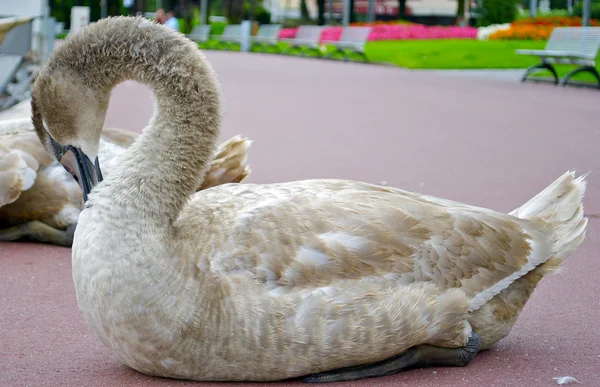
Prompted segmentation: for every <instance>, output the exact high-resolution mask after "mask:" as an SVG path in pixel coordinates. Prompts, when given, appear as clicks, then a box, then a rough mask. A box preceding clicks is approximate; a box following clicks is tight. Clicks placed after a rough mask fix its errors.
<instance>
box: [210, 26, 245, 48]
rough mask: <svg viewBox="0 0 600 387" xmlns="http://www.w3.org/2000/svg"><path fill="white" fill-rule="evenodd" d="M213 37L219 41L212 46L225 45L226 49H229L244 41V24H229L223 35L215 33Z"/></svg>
mask: <svg viewBox="0 0 600 387" xmlns="http://www.w3.org/2000/svg"><path fill="white" fill-rule="evenodd" d="M212 38H213V39H215V40H216V41H217V42H216V43H215V44H214V45H213V46H212V47H213V48H217V47H219V46H223V47H224V48H225V49H228V48H230V47H233V46H235V45H239V44H241V43H242V25H241V24H227V25H226V26H225V29H224V30H223V34H222V35H213V36H212Z"/></svg>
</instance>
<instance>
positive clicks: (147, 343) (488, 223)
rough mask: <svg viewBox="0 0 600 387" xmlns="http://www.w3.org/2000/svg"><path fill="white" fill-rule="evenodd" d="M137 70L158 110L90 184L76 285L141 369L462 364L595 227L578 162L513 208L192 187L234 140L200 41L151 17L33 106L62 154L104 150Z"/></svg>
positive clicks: (332, 187) (379, 190)
mask: <svg viewBox="0 0 600 387" xmlns="http://www.w3.org/2000/svg"><path fill="white" fill-rule="evenodd" d="M100 69H102V71H101V70H100ZM167 77H168V79H170V82H168V83H166V82H163V81H161V80H163V79H165V78H167ZM126 78H127V79H134V80H137V81H140V82H145V83H147V84H149V85H151V86H152V87H153V88H154V89H155V92H156V95H157V96H158V98H157V110H156V114H155V116H154V117H153V119H152V120H151V122H150V124H149V126H148V127H147V128H146V129H145V131H144V134H143V135H142V136H141V137H140V138H138V139H137V140H136V142H135V143H134V144H133V145H132V146H131V147H130V148H129V149H128V150H127V152H126V153H125V154H124V155H123V157H122V158H121V160H120V165H119V166H118V167H116V168H115V169H114V170H113V172H112V173H111V174H110V175H109V176H107V177H106V178H105V180H104V181H103V182H101V183H99V184H98V185H96V186H95V188H94V189H93V190H92V191H91V194H90V196H89V201H88V202H87V203H86V209H85V210H83V211H82V213H81V215H80V218H79V225H78V227H77V230H76V232H75V241H74V244H73V279H74V284H75V289H76V292H77V301H78V305H79V307H80V309H81V311H82V313H83V316H84V317H85V320H86V322H87V324H88V326H89V327H90V329H91V330H92V331H93V332H94V334H95V335H96V336H97V337H98V338H100V340H102V342H103V343H105V344H106V345H107V346H108V347H109V348H111V349H112V351H113V352H114V353H115V354H116V355H117V356H118V357H119V358H120V359H121V360H122V361H123V362H124V363H125V364H127V365H128V366H130V367H133V368H135V369H137V370H139V371H141V372H144V373H147V374H150V375H157V376H165V377H174V378H186V379H195V380H256V381H258V380H279V379H285V378H291V377H296V376H301V375H307V374H314V373H318V372H321V371H326V370H332V369H337V368H340V367H346V366H354V365H359V364H371V363H374V362H378V361H382V360H384V359H386V358H389V357H391V356H396V355H398V356H399V359H400V360H401V361H404V360H406V359H404V360H403V358H402V356H404V355H403V354H402V353H403V351H406V350H408V349H409V348H411V350H409V352H406V353H411V354H413V355H414V354H417V355H418V356H417V357H419V356H420V358H421V360H423V358H424V357H427V356H429V357H430V359H433V361H432V362H425V363H423V364H429V365H431V364H445V362H446V363H448V364H464V362H462V363H461V362H454V361H446V360H444V359H443V357H444V356H445V354H454V353H455V352H453V350H449V349H448V348H459V347H464V348H474V351H475V352H476V351H477V350H478V349H479V344H477V345H475V346H472V347H470V346H469V345H470V344H469V343H471V342H472V338H473V337H477V335H475V333H474V332H478V334H479V336H480V338H481V347H482V348H489V347H490V346H491V345H493V344H494V343H496V342H497V341H498V340H500V339H501V338H503V337H504V336H506V335H507V334H508V332H509V331H510V329H511V327H512V325H513V324H514V322H515V321H516V318H517V316H518V314H519V312H520V311H521V309H522V307H523V306H524V304H525V302H526V301H527V299H528V298H529V296H530V294H531V292H532V291H533V289H534V288H535V286H536V285H537V283H538V281H539V280H540V279H541V278H542V276H543V275H544V274H546V273H548V272H550V271H552V270H554V269H556V268H558V266H559V265H560V263H561V262H562V261H563V259H565V258H566V257H567V256H568V255H569V254H570V253H571V252H572V251H573V250H574V249H575V248H576V247H577V246H578V245H579V244H580V243H581V241H582V240H583V238H584V234H585V228H586V224H587V219H585V218H584V217H583V207H582V204H581V201H582V196H583V194H584V191H585V182H584V180H583V179H582V178H575V177H574V175H573V174H572V173H567V174H565V175H563V176H562V177H560V178H559V179H558V180H557V181H555V182H554V183H552V184H551V185H550V186H549V187H548V188H546V189H545V190H544V191H543V192H542V193H541V194H539V195H538V196H536V197H534V198H533V199H532V200H531V201H530V202H528V203H526V204H525V205H524V206H522V207H520V208H519V209H517V210H515V211H514V212H513V213H511V214H503V213H499V212H496V211H492V210H489V209H484V208H478V207H473V206H469V205H466V204H462V203H457V202H453V201H449V200H444V199H439V198H434V197H430V196H424V195H419V194H416V193H410V192H406V191H402V190H399V189H393V188H389V187H380V186H376V185H370V184H366V183H361V182H353V181H343V180H307V181H296V182H289V183H281V184H268V185H246V184H245V185H224V186H219V187H215V188H213V189H210V190H206V191H200V192H197V193H193V191H194V189H193V187H195V186H196V185H197V184H198V182H199V181H201V179H202V178H203V174H199V173H197V171H205V170H207V168H208V162H209V157H210V155H211V149H212V147H213V144H214V142H215V139H216V137H217V135H218V132H219V126H220V111H219V109H220V104H219V93H218V91H217V84H216V81H215V78H214V74H213V72H212V69H211V68H210V66H209V64H208V63H207V62H206V59H205V58H204V56H203V55H202V54H201V53H200V52H199V51H198V49H197V47H196V46H195V45H194V44H193V43H191V42H190V41H188V40H186V39H184V38H183V37H182V36H181V35H179V34H177V33H175V32H172V31H169V30H168V29H166V28H164V27H161V26H158V25H155V24H153V23H150V22H147V21H143V20H139V19H135V20H134V19H129V18H111V19H108V20H102V21H99V22H97V23H95V24H92V25H90V26H89V27H87V28H86V29H84V30H83V31H82V32H81V33H79V34H77V35H74V36H72V37H71V38H70V39H69V40H67V42H66V43H65V44H64V45H63V46H61V47H60V48H59V49H57V50H56V51H55V53H54V56H53V58H51V60H50V61H49V62H48V65H47V67H46V68H44V69H43V70H42V71H41V72H40V75H39V76H38V79H37V81H36V83H35V85H34V89H33V96H34V99H33V101H34V103H33V118H34V124H35V127H36V131H37V133H38V135H39V137H40V139H41V141H42V143H44V144H46V149H47V150H48V152H50V153H51V154H56V157H57V158H59V159H61V162H63V156H62V153H60V152H59V153H57V151H56V149H59V151H60V150H63V149H65V147H66V146H67V145H70V146H73V147H76V148H77V152H82V154H84V155H85V157H86V159H87V160H88V161H87V163H88V164H89V163H90V162H91V160H94V158H95V156H96V154H97V145H96V144H97V140H96V136H97V133H98V132H99V129H98V127H101V124H102V121H103V117H104V106H105V104H106V102H107V100H108V95H109V94H108V93H109V91H110V89H111V88H112V87H114V85H115V84H117V83H119V82H121V81H123V80H124V79H126ZM73 94H79V95H81V96H82V97H81V98H82V99H85V101H84V102H82V103H85V106H86V107H87V109H86V110H85V111H81V110H79V109H78V106H77V103H78V102H77V101H76V100H74V99H73V98H71V97H69V96H71V95H73ZM50 95H52V96H54V98H53V99H49V98H47V97H48V96H50ZM94 106H96V108H95V109H94V108H93V107H94ZM65 109H66V111H65ZM84 122H85V123H87V124H88V125H87V126H86V125H83V123H84ZM53 144H54V145H53ZM56 144H58V145H56ZM69 162H70V161H69V160H68V159H67V160H66V161H65V163H66V164H67V165H70V164H69ZM90 165H91V164H90ZM69 168H71V169H72V168H73V166H72V165H71V166H70V167H69ZM82 168H83V167H82ZM81 171H84V172H85V173H84V174H90V173H92V172H90V168H89V167H88V169H80V172H79V173H78V172H77V171H73V173H74V175H76V176H80V174H81V173H82V172H81ZM90 176H91V178H90V179H91V180H90V182H92V181H93V179H94V178H95V177H94V176H93V175H90ZM158 192H162V195H158ZM190 195H191V198H190ZM423 344H427V345H432V346H435V347H431V346H423ZM414 348H416V349H418V350H416V351H415V352H410V351H412V349H414ZM436 348H437V349H436ZM456 353H458V352H456ZM411 356H412V355H411ZM415 356H416V355H415ZM469 359H470V358H469ZM435 360H437V361H438V362H437V363H435ZM406 361H407V362H411V361H412V360H411V359H408V360H406ZM467 362H468V361H467ZM412 364H415V363H414V362H413V363H412ZM367 367H369V366H367ZM401 368H403V367H396V368H395V370H396V371H397V370H399V369H401ZM357 372H359V373H362V374H361V375H363V376H364V375H366V374H372V373H369V372H366V373H365V371H364V370H359V371H357ZM378 374H385V372H379V373H378Z"/></svg>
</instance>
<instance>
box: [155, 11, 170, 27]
mask: <svg viewBox="0 0 600 387" xmlns="http://www.w3.org/2000/svg"><path fill="white" fill-rule="evenodd" d="M154 21H155V22H157V23H158V24H165V23H166V22H167V18H166V17H165V10H164V9H162V8H160V9H157V10H156V13H155V14H154Z"/></svg>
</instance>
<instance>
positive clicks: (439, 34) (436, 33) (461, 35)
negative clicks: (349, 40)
mask: <svg viewBox="0 0 600 387" xmlns="http://www.w3.org/2000/svg"><path fill="white" fill-rule="evenodd" d="M342 30H343V28H342V27H326V28H324V29H323V32H322V33H321V41H323V40H330V41H331V40H332V41H336V40H339V39H340V37H341V35H342ZM297 31H298V29H297V28H284V29H282V30H281V32H280V34H279V37H280V38H288V39H290V38H294V37H295V36H296V32H297ZM476 38H477V28H475V27H456V26H451V27H442V26H425V25H421V24H414V25H406V24H395V25H389V24H374V25H372V26H371V33H370V34H369V38H368V39H369V41H378V40H407V39H476Z"/></svg>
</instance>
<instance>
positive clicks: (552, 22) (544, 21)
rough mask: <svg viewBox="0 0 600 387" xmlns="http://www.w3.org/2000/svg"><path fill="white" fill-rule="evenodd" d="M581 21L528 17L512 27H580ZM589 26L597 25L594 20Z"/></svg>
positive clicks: (550, 17) (575, 17)
mask: <svg viewBox="0 0 600 387" xmlns="http://www.w3.org/2000/svg"><path fill="white" fill-rule="evenodd" d="M582 24H583V20H582V19H581V17H579V16H542V17H528V18H524V19H520V20H515V21H514V22H513V23H512V25H515V26H524V25H535V26H555V27H581V26H582ZM590 25H598V22H597V21H596V20H594V19H592V20H590Z"/></svg>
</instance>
